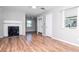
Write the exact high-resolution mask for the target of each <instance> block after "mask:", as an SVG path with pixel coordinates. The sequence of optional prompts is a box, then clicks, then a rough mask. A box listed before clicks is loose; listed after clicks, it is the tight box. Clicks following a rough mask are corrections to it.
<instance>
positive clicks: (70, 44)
mask: <svg viewBox="0 0 79 59" xmlns="http://www.w3.org/2000/svg"><path fill="white" fill-rule="evenodd" d="M51 38H52V39H55V40H58V41H61V42H64V43H67V44H70V45H74V46H77V47H79V45H78V44H76V43H72V42H69V41H66V40H63V39H60V38H57V37H55V36H53V37H51Z"/></svg>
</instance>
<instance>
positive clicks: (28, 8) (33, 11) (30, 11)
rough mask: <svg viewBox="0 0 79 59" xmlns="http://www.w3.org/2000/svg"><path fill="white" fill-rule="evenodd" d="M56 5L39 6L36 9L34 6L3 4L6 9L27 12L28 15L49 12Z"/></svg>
mask: <svg viewBox="0 0 79 59" xmlns="http://www.w3.org/2000/svg"><path fill="white" fill-rule="evenodd" d="M54 7H56V6H37V8H36V9H33V8H32V6H2V8H4V9H5V10H14V11H15V10H16V11H21V12H25V13H26V14H27V15H34V16H37V15H39V14H41V13H43V12H47V11H49V10H51V9H52V10H53V8H54ZM41 8H45V10H42V9H41Z"/></svg>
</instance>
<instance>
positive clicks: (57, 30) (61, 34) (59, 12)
mask: <svg viewBox="0 0 79 59" xmlns="http://www.w3.org/2000/svg"><path fill="white" fill-rule="evenodd" d="M69 8H70V11H69V12H68V13H67V14H65V15H66V16H69V15H71V16H74V15H78V22H77V23H78V24H77V25H78V26H77V28H74V29H68V28H65V27H64V23H63V21H64V18H63V10H68V9H69ZM77 10H78V11H77ZM48 14H51V15H52V23H51V25H52V38H54V37H55V38H57V40H61V41H66V42H70V43H73V44H76V45H79V8H78V9H73V10H72V6H69V7H66V6H65V7H63V6H59V7H56V8H54V9H53V10H51V11H50V12H47V13H45V14H42V15H40V16H44V15H45V16H46V15H48ZM49 19H50V18H49ZM49 24H50V23H49V22H48V25H49Z"/></svg>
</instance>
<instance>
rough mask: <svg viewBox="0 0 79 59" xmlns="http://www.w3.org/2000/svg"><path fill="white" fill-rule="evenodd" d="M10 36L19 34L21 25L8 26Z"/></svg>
mask: <svg viewBox="0 0 79 59" xmlns="http://www.w3.org/2000/svg"><path fill="white" fill-rule="evenodd" d="M8 36H9V37H10V36H19V26H8Z"/></svg>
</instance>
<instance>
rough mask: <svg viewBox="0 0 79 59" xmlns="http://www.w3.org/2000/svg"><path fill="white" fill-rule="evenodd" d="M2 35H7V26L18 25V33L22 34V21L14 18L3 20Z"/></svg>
mask: <svg viewBox="0 0 79 59" xmlns="http://www.w3.org/2000/svg"><path fill="white" fill-rule="evenodd" d="M3 23H4V25H3V26H4V36H8V26H19V34H20V35H22V22H21V21H14V20H12V21H11V20H5V21H4V22H3Z"/></svg>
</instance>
